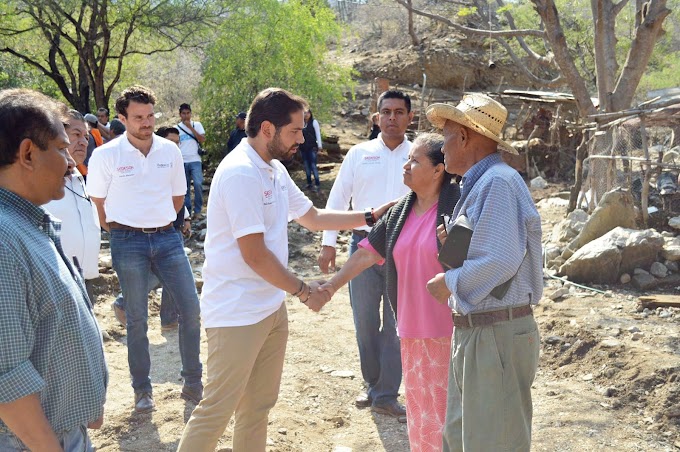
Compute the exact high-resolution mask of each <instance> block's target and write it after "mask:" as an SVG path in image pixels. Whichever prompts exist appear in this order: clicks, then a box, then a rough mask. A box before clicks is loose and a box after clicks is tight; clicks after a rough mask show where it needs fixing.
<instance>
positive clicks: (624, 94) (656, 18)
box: [611, 0, 671, 111]
mask: <svg viewBox="0 0 680 452" xmlns="http://www.w3.org/2000/svg"><path fill="white" fill-rule="evenodd" d="M643 10H646V13H647V14H646V15H645V16H644V17H641V19H642V21H641V23H640V26H639V27H638V28H637V29H636V30H635V38H634V39H633V42H632V43H631V45H630V50H629V51H628V56H627V58H626V62H625V64H624V65H623V70H622V71H621V73H620V74H619V79H618V82H617V84H616V88H615V89H614V92H613V93H612V106H611V108H612V110H611V111H620V110H625V109H626V108H630V105H631V103H632V102H633V97H634V96H635V90H636V89H637V87H638V85H639V84H640V79H641V78H642V76H643V75H644V73H645V70H646V69H647V64H648V63H649V59H650V58H651V57H652V52H653V51H654V45H656V41H657V39H658V38H659V36H660V35H661V33H662V32H663V29H662V26H663V22H664V20H665V19H666V17H667V16H668V15H669V14H670V13H671V11H670V10H669V9H667V8H666V0H649V2H647V3H645V7H644V8H643Z"/></svg>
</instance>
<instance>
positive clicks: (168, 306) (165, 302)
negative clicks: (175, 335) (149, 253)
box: [113, 273, 177, 326]
mask: <svg viewBox="0 0 680 452" xmlns="http://www.w3.org/2000/svg"><path fill="white" fill-rule="evenodd" d="M160 285H161V282H160V281H159V280H158V277H157V276H156V275H155V274H154V273H151V274H150V275H149V290H147V293H149V292H151V291H152V290H154V289H156V288H157V287H159V286H160ZM113 303H114V304H115V305H116V306H118V307H119V308H120V309H122V310H123V311H125V305H126V303H125V297H123V294H122V293H119V294H118V297H116V301H114V302H113ZM160 317H161V326H165V325H172V324H174V323H177V308H176V307H175V302H174V301H172V297H171V296H170V292H168V291H167V290H164V291H163V292H162V295H161V313H160Z"/></svg>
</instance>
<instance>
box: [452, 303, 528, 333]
mask: <svg viewBox="0 0 680 452" xmlns="http://www.w3.org/2000/svg"><path fill="white" fill-rule="evenodd" d="M533 312H534V311H533V309H532V308H531V305H528V304H525V305H524V306H517V307H514V308H513V307H507V308H503V309H499V310H497V311H487V312H478V313H476V314H475V313H470V314H468V315H460V314H456V313H455V312H452V313H451V317H453V326H455V327H457V328H474V327H478V326H491V325H494V324H496V323H499V322H505V321H507V320H512V319H519V318H521V317H526V316H528V315H532V314H533Z"/></svg>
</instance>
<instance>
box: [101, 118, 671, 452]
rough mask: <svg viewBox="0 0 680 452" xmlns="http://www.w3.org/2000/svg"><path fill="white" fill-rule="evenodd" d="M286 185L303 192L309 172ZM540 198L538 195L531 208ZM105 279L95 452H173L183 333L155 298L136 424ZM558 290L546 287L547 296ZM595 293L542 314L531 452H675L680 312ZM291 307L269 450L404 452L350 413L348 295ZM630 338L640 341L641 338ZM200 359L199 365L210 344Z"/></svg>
mask: <svg viewBox="0 0 680 452" xmlns="http://www.w3.org/2000/svg"><path fill="white" fill-rule="evenodd" d="M331 129H332V130H331ZM324 130H325V131H326V132H332V133H334V134H336V135H340V137H341V143H343V147H344V146H346V145H348V144H351V143H355V142H358V141H360V140H361V136H360V134H359V133H357V132H354V131H352V130H351V129H350V128H348V127H345V126H344V125H337V124H336V127H332V128H331V127H330V126H329V125H326V126H324ZM321 167H322V168H323V169H322V172H321V177H322V190H321V192H320V193H319V194H310V197H311V198H312V199H313V200H314V201H315V204H316V205H317V206H323V205H324V204H325V198H326V194H327V192H328V190H330V187H331V185H332V181H333V177H334V175H335V173H336V172H337V168H338V167H339V165H331V164H328V163H326V164H322V165H321ZM292 174H293V176H294V178H296V180H297V181H298V183H299V184H300V185H301V186H304V183H303V180H302V178H303V177H304V176H303V174H302V173H301V171H299V170H293V171H292ZM558 189H559V187H558ZM556 190H557V189H553V191H556ZM546 193H547V192H541V193H537V194H536V199H537V201H538V200H539V199H540V198H542V197H545V196H546ZM539 206H540V211H541V215H542V218H543V223H544V236H548V235H549V232H550V231H551V230H552V226H553V224H554V223H556V222H557V221H559V220H561V219H562V218H563V216H564V214H565V207H563V206H561V205H558V203H555V202H546V201H543V202H540V203H539ZM289 231H290V268H291V269H292V270H293V271H295V272H296V273H298V274H299V275H300V276H301V277H304V278H305V279H307V280H309V279H317V278H320V277H321V276H322V275H321V273H320V272H319V269H318V266H317V265H316V257H317V254H318V250H319V247H320V233H312V232H309V231H307V230H305V229H303V228H301V227H299V226H297V224H295V223H293V224H291V226H290V228H289ZM197 235H198V234H195V235H194V238H193V239H192V240H190V241H189V242H188V243H187V246H188V247H189V248H190V249H192V252H191V254H190V260H191V262H192V264H193V266H194V269H195V271H196V274H197V277H198V276H200V266H201V264H202V249H201V245H202V244H201V242H199V241H197V240H196V239H195V237H197ZM347 243H348V235H347V234H346V233H345V234H341V236H340V244H339V247H340V249H341V252H340V253H339V260H338V265H342V262H343V261H344V260H345V259H346V257H347ZM105 252H106V251H104V253H105ZM102 280H103V281H104V283H105V284H103V285H102V287H101V288H100V289H101V293H100V295H99V299H98V303H97V305H96V307H95V311H96V313H97V317H98V319H99V321H100V324H101V326H102V329H103V330H105V331H106V332H107V333H108V336H109V337H110V339H109V340H107V341H106V342H105V349H106V356H107V360H108V364H109V371H110V375H111V379H110V385H109V390H108V401H107V404H106V418H105V423H104V426H103V427H102V429H101V430H99V431H93V432H92V438H93V442H94V444H95V446H96V447H97V449H98V450H101V451H117V450H121V451H145V450H148V451H166V450H167V451H171V450H175V449H176V447H177V443H178V440H179V437H180V436H181V433H182V429H183V428H184V424H185V423H186V421H187V420H188V418H189V416H190V414H191V411H192V409H193V407H194V406H193V404H191V403H188V402H185V401H184V400H182V399H180V397H179V393H180V390H181V384H182V383H181V381H180V378H179V369H180V357H179V352H178V347H177V332H176V331H172V332H168V333H162V332H161V330H160V321H159V318H158V306H159V303H160V296H159V295H158V294H157V293H154V294H152V295H151V297H150V312H151V315H150V319H149V339H150V343H151V344H150V349H151V350H150V351H151V360H152V369H151V378H152V381H153V385H154V396H155V401H156V406H157V408H156V411H154V412H153V413H150V414H143V415H137V414H135V413H134V411H133V392H132V388H131V386H130V379H129V374H128V365H127V350H126V346H125V339H126V337H125V329H124V328H123V327H122V326H120V325H119V324H118V322H117V321H116V319H115V317H114V316H113V312H112V311H111V303H112V302H113V297H114V295H115V293H116V290H117V289H116V285H117V283H116V281H115V276H114V275H113V274H111V273H110V272H109V273H108V274H105V275H104V276H103V278H102ZM559 285H561V283H559V282H557V281H554V280H546V290H545V294H546V295H549V294H550V293H551V292H552V291H554V290H555V289H556V288H557V287H559ZM598 289H600V290H602V291H604V292H606V293H605V294H596V293H593V292H590V291H586V290H576V291H575V292H572V293H570V295H569V296H567V297H566V298H562V299H561V300H559V301H557V302H555V301H551V300H550V299H549V298H547V297H544V299H543V300H542V301H541V303H540V304H539V306H538V307H537V308H536V310H535V315H536V318H537V320H538V323H539V326H540V329H541V336H542V347H541V360H540V368H539V372H538V376H537V379H536V382H535V383H534V386H533V389H534V390H533V396H534V421H533V450H535V451H586V450H602V451H610V450H616V451H672V450H678V449H680V428H679V425H680V381H679V379H680V378H679V377H678V375H679V374H680V310H676V311H675V313H674V314H673V315H671V316H670V317H667V318H661V317H660V316H657V315H650V316H647V317H645V316H643V315H642V314H641V313H639V312H637V309H636V305H637V296H639V295H641V294H638V293H634V292H629V291H627V290H625V289H623V288H622V287H602V286H600V287H598ZM675 293H676V294H677V288H676V290H675ZM286 304H287V307H288V312H289V319H290V337H289V341H288V349H287V352H286V361H285V367H284V371H283V382H282V386H281V392H280V396H279V401H278V403H277V405H276V406H275V407H274V409H273V410H272V412H271V414H270V422H269V432H268V450H269V451H271V452H287V451H305V452H306V451H315V452H316V451H336V452H349V451H368V452H371V451H389V452H402V451H408V450H409V446H408V437H407V433H406V426H405V425H404V424H399V423H398V422H397V421H396V420H394V419H392V418H388V417H385V416H382V415H377V414H373V413H371V411H370V410H368V409H358V408H356V407H355V406H354V404H353V400H354V398H355V396H356V395H357V394H358V393H359V392H360V391H361V390H362V389H363V382H362V378H361V371H360V368H359V359H358V353H357V347H356V341H355V337H354V326H353V322H352V314H351V310H350V306H349V298H348V293H347V288H346V287H345V288H343V289H342V290H341V291H339V292H338V294H337V295H336V297H335V298H334V299H333V300H332V301H331V303H329V304H328V305H326V307H325V308H324V309H323V310H322V311H321V312H320V313H319V314H315V313H313V312H311V311H309V310H308V309H307V308H306V307H305V306H303V305H302V304H300V303H299V302H298V301H297V300H296V299H291V298H289V299H287V300H286ZM634 328H637V329H639V330H640V333H641V334H639V333H638V334H633V332H631V330H632V331H635V330H634ZM201 353H202V354H201V358H202V359H203V360H205V358H206V356H207V351H206V343H205V337H204V338H203V342H202V349H201ZM402 394H403V391H402ZM402 402H403V400H402ZM232 433H233V421H232V425H230V426H229V427H228V428H227V430H226V431H225V433H224V435H223V436H222V439H221V441H220V448H219V450H221V451H227V450H229V451H230V450H231V449H230V448H229V447H230V444H231V435H232Z"/></svg>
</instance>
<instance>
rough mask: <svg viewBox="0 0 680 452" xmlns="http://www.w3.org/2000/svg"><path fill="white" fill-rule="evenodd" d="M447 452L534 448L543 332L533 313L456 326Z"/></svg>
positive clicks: (447, 428) (449, 396)
mask: <svg viewBox="0 0 680 452" xmlns="http://www.w3.org/2000/svg"><path fill="white" fill-rule="evenodd" d="M451 353H452V357H451V366H450V369H449V389H448V400H447V408H446V421H445V424H444V452H454V451H456V452H461V451H464V452H480V451H485V452H494V451H527V452H528V451H529V450H530V448H531V416H532V406H531V385H532V383H533V381H534V376H535V375H536V368H537V366H538V354H539V333H538V327H537V325H536V321H535V320H534V317H533V316H526V317H522V318H519V319H514V320H509V321H506V322H501V323H497V324H495V325H492V326H488V327H477V328H454V331H453V344H452V347H451Z"/></svg>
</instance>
